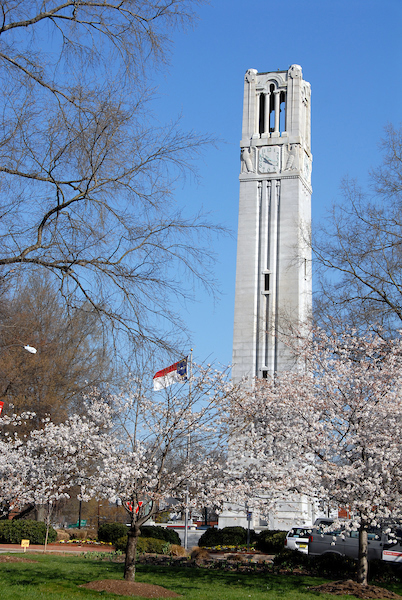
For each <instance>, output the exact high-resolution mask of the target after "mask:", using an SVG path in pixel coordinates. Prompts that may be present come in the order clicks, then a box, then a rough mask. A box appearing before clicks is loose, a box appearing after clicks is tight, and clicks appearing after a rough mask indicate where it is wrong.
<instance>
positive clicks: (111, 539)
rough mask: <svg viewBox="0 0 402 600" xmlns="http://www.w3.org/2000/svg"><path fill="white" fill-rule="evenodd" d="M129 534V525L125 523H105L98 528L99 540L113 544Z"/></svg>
mask: <svg viewBox="0 0 402 600" xmlns="http://www.w3.org/2000/svg"><path fill="white" fill-rule="evenodd" d="M126 534H127V525H124V523H103V524H102V525H101V526H100V527H99V529H98V540H99V541H100V542H106V543H107V544H113V545H115V543H116V542H117V540H118V539H119V538H121V537H123V536H124V535H126Z"/></svg>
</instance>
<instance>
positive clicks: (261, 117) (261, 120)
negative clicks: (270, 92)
mask: <svg viewBox="0 0 402 600" xmlns="http://www.w3.org/2000/svg"><path fill="white" fill-rule="evenodd" d="M259 103H260V106H259V123H258V133H259V134H260V135H261V134H262V133H264V123H265V94H260V98H259Z"/></svg>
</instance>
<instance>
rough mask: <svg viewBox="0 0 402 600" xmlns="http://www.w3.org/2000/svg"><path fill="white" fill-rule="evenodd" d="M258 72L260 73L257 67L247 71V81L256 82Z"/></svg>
mask: <svg viewBox="0 0 402 600" xmlns="http://www.w3.org/2000/svg"><path fill="white" fill-rule="evenodd" d="M257 73H258V71H257V69H249V70H248V71H247V73H246V81H247V83H254V82H255V79H256V75H257Z"/></svg>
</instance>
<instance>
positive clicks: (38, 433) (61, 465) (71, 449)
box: [0, 394, 112, 549]
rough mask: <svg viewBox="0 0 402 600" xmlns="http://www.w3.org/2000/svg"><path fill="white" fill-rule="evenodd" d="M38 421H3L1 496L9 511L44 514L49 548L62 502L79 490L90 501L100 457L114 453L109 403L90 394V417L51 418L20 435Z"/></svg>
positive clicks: (11, 419) (23, 419)
mask: <svg viewBox="0 0 402 600" xmlns="http://www.w3.org/2000/svg"><path fill="white" fill-rule="evenodd" d="M92 395H93V394H92ZM34 416H35V415H34V414H33V413H30V414H25V415H21V416H17V415H13V416H11V417H4V418H3V419H1V420H0V421H1V425H7V426H8V427H7V432H6V433H5V434H4V435H3V438H2V439H1V440H0V449H1V458H0V494H1V505H2V506H3V507H4V510H10V509H18V508H19V509H21V508H22V507H24V506H26V505H31V506H35V507H36V508H37V509H39V512H40V514H41V517H42V518H43V519H44V521H45V522H46V525H47V531H46V540H45V549H46V544H47V534H48V531H49V526H50V522H51V517H52V511H53V508H54V507H55V505H56V504H57V502H58V501H59V500H61V499H63V498H69V497H70V493H71V489H72V488H74V487H77V486H78V489H80V491H81V496H80V498H81V499H83V500H88V499H89V497H90V496H89V495H88V493H87V492H86V489H87V487H88V481H89V480H90V477H91V475H92V474H93V472H94V468H95V463H96V461H97V460H98V456H99V454H100V453H102V452H109V453H110V452H111V451H112V439H111V437H110V416H111V415H110V408H109V407H108V405H107V403H105V402H104V401H103V400H97V399H96V397H94V398H92V397H91V395H89V397H88V398H87V412H86V414H80V415H77V414H75V415H71V416H70V417H69V418H68V419H67V420H66V421H64V422H63V423H58V424H54V423H53V422H52V421H50V419H49V418H46V419H44V420H43V427H42V428H40V429H31V430H30V431H29V432H28V433H25V434H24V433H22V434H21V433H19V429H21V430H22V431H24V429H23V427H21V425H23V423H24V421H25V420H26V419H29V418H33V417H34ZM11 426H13V427H14V430H15V431H14V433H11V432H10V427H11Z"/></svg>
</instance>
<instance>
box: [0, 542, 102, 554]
mask: <svg viewBox="0 0 402 600" xmlns="http://www.w3.org/2000/svg"><path fill="white" fill-rule="evenodd" d="M5 552H24V548H22V547H21V545H20V544H0V554H1V553H3V554H4V553H5ZM26 552H42V553H44V552H45V546H44V545H40V544H31V545H30V546H29V548H26ZM46 552H53V553H55V552H56V553H60V554H72V555H74V554H82V553H83V552H114V548H113V547H112V546H103V545H101V546H97V545H93V544H48V545H47V548H46Z"/></svg>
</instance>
